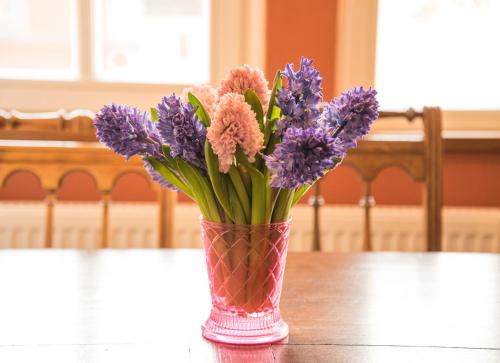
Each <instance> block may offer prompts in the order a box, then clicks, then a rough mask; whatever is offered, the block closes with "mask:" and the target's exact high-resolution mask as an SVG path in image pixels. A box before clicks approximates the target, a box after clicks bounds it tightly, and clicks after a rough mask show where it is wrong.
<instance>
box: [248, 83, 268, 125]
mask: <svg viewBox="0 0 500 363" xmlns="http://www.w3.org/2000/svg"><path fill="white" fill-rule="evenodd" d="M245 102H246V103H248V104H249V105H250V107H251V108H252V111H253V112H255V117H256V118H257V122H258V123H259V128H260V131H261V132H264V110H263V109H262V104H261V103H260V100H259V97H257V95H256V94H255V92H254V91H253V90H251V89H247V90H246V91H245Z"/></svg>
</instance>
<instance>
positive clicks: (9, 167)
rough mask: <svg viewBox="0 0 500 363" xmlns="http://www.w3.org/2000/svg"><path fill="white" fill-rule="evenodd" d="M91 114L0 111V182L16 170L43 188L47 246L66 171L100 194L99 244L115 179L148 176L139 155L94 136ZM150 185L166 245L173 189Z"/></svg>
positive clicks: (103, 242) (169, 237)
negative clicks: (84, 177)
mask: <svg viewBox="0 0 500 363" xmlns="http://www.w3.org/2000/svg"><path fill="white" fill-rule="evenodd" d="M92 119H93V113H92V112H90V111H82V110H76V111H73V112H70V113H65V112H64V111H57V112H47V113H30V114H28V113H20V112H17V111H12V112H5V111H1V110H0V186H4V185H5V184H6V183H7V180H8V179H9V177H10V176H11V175H13V174H14V173H15V172H16V171H20V170H28V171H30V172H33V173H34V174H35V175H36V176H37V177H38V178H39V180H40V183H41V185H42V187H43V189H44V190H45V193H46V200H45V203H46V210H47V212H46V221H45V247H52V240H53V238H52V237H53V215H54V211H53V210H54V202H55V193H56V191H57V189H58V188H59V187H60V186H61V182H62V180H63V178H64V177H65V176H66V175H67V174H68V173H70V172H72V171H84V172H86V173H88V174H90V175H91V176H92V177H93V178H94V180H95V182H96V185H97V188H98V189H99V191H100V193H101V195H102V226H101V227H102V228H101V247H102V248H105V247H107V246H108V226H109V203H110V196H111V191H112V190H113V187H114V185H115V182H116V180H117V179H118V178H119V177H120V176H121V175H123V174H124V173H127V172H135V173H140V174H143V175H145V176H146V177H147V178H148V180H151V179H150V178H149V175H148V174H147V172H146V171H145V170H144V167H143V163H142V160H141V159H140V158H139V157H135V158H132V159H131V160H130V161H125V160H124V159H123V158H122V157H120V156H118V155H116V154H114V153H113V152H111V151H110V150H108V149H107V148H105V147H103V146H102V145H101V144H99V143H98V142H97V141H96V138H95V131H94V127H93V125H92ZM14 140H15V141H14ZM20 140H23V141H20ZM61 140H64V141H61ZM153 185H154V187H155V188H156V189H157V190H158V196H159V198H158V203H159V213H158V228H159V229H158V238H159V241H158V246H160V247H169V246H171V244H172V237H173V236H172V233H173V223H174V221H173V211H174V204H175V201H176V193H174V192H171V191H168V190H165V189H162V188H161V187H160V186H159V185H158V184H157V183H154V184H153Z"/></svg>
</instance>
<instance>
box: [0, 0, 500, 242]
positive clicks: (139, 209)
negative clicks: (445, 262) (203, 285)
mask: <svg viewBox="0 0 500 363" xmlns="http://www.w3.org/2000/svg"><path fill="white" fill-rule="evenodd" d="M498 19H500V2H499V1H494V0H414V1H397V0H378V1H377V0H345V1H341V0H309V1H300V0H182V1H180V0H127V1H119V0H0V182H1V183H2V187H1V188H0V247H43V246H47V247H49V246H50V247H77V248H97V247H166V246H170V247H199V246H200V239H199V227H198V211H197V207H196V206H195V205H194V204H191V203H189V201H188V200H187V199H186V198H184V197H183V196H181V195H179V196H177V195H170V193H165V192H162V193H160V191H159V190H158V188H157V187H156V186H154V185H153V184H151V182H150V180H149V178H148V177H147V175H144V173H142V172H141V171H140V169H141V166H140V163H137V162H135V163H134V162H133V161H132V162H130V163H129V164H127V163H125V162H124V161H123V162H122V161H121V160H120V161H119V160H117V159H116V158H112V156H109V155H107V153H105V152H103V151H95V149H96V148H97V147H96V146H95V145H93V142H92V141H93V140H92V139H93V130H92V128H91V126H89V125H90V123H89V122H90V120H91V118H92V113H93V112H96V111H97V110H98V109H99V108H100V107H101V106H102V105H103V104H105V103H110V102H116V103H127V104H132V105H136V106H139V107H141V108H143V109H144V110H148V109H149V107H150V106H154V105H156V104H157V103H158V102H159V101H160V99H161V97H162V96H163V95H165V94H168V93H171V92H176V93H177V94H179V93H180V92H181V91H182V89H183V88H184V87H185V86H187V85H191V84H204V83H211V84H213V85H217V84H218V82H219V81H220V79H221V78H222V77H223V76H224V74H225V73H226V72H227V70H228V69H229V68H230V67H233V66H235V65H239V64H243V63H248V64H251V65H255V66H258V67H260V68H262V69H263V70H264V72H265V74H266V76H267V78H268V80H269V82H270V83H271V82H272V80H273V78H274V74H275V73H276V71H277V70H278V69H283V68H284V66H285V65H286V63H290V62H292V63H294V64H296V65H297V64H298V63H299V61H300V57H301V56H307V57H310V58H312V59H313V60H314V64H315V65H316V67H317V68H318V69H319V71H320V72H321V74H322V76H323V90H324V96H325V100H326V101H329V100H330V99H331V98H332V97H334V96H337V95H339V94H340V93H341V92H342V91H343V90H345V89H347V88H350V87H354V86H365V87H370V86H372V87H375V88H376V89H377V91H378V92H379V100H380V104H381V109H382V110H385V111H406V110H407V109H408V108H410V107H411V108H413V109H415V110H417V111H420V110H422V108H423V107H424V106H436V107H439V108H440V109H441V111H442V117H441V118H440V120H439V121H440V125H441V127H442V133H440V136H442V137H441V138H440V139H439V145H440V147H441V149H440V161H439V165H437V164H436V165H434V167H436V168H435V169H436V170H437V169H439V173H440V174H439V175H440V178H439V181H437V182H436V183H441V184H439V185H442V188H441V187H439V188H441V189H440V190H439V197H438V198H442V207H443V208H442V210H441V212H442V228H441V231H439V236H438V238H439V239H440V240H441V246H442V249H443V250H449V251H483V252H500V182H499V180H500V93H499V92H498V90H497V87H498V85H499V84H500V71H499V70H498V64H500V47H498V46H497V45H496V44H497V43H498V39H499V38H500V22H499V21H498ZM75 110H80V111H75ZM424 131H425V127H423V125H422V122H421V120H419V119H415V120H414V121H412V122H408V120H405V119H403V118H402V117H392V118H390V119H387V120H385V119H384V120H380V121H379V122H378V123H377V124H376V125H375V128H374V130H373V133H374V135H382V136H380V137H379V139H380V140H400V141H401V143H403V142H411V140H413V141H415V140H420V141H419V142H420V144H421V145H420V144H419V145H420V146H421V150H422V159H421V160H423V161H417V162H416V163H417V164H418V163H420V162H421V163H423V164H422V165H425V163H427V162H429V157H428V154H426V152H424V147H425V145H427V144H426V143H425V140H426V139H425V133H424ZM384 135H385V136H384ZM391 135H392V136H391ZM422 135H423V136H422ZM408 140H410V141H408ZM422 140H424V142H422ZM384 145H385V144H381V147H382V148H383V147H385V146H384ZM422 145H423V146H422ZM420 146H418V147H417V148H416V149H418V148H419V147H420ZM398 150H399V151H394V152H395V153H396V152H401V148H400V149H398ZM418 150H420V149H418ZM107 158H110V159H109V161H107V163H110V164H109V165H111V163H112V164H113V166H112V167H110V168H109V170H105V169H106V166H105V165H103V161H104V160H108V159H107ZM419 160H420V159H419ZM432 162H433V163H436V162H435V161H432ZM87 164H88V165H87ZM397 164H398V163H395V165H390V163H388V164H387V168H384V170H382V171H380V172H379V173H377V177H376V179H375V180H374V181H373V182H372V183H370V188H369V193H367V192H366V185H367V184H366V180H364V179H363V178H362V177H361V176H360V173H359V170H357V169H356V168H353V167H349V166H347V165H346V166H341V167H340V168H338V169H337V170H336V171H335V172H333V173H330V174H329V175H328V176H327V177H326V179H325V180H324V181H323V183H322V185H321V190H320V191H319V192H318V195H317V196H316V198H314V196H313V195H308V196H306V197H305V198H304V200H303V203H302V204H301V205H299V206H298V207H296V208H295V211H294V212H293V216H294V223H295V226H294V229H293V235H292V241H291V248H292V249H293V250H310V249H311V248H313V238H314V223H313V220H314V215H315V214H314V208H313V206H311V205H310V204H312V205H316V206H317V208H316V209H317V210H318V209H319V206H320V205H321V208H320V210H321V212H320V213H318V214H316V216H318V218H319V222H318V224H317V225H319V228H320V229H319V232H318V233H319V235H320V237H321V246H320V248H321V250H325V251H357V250H361V249H362V248H363V239H364V238H365V237H363V236H364V233H365V232H364V227H365V224H364V223H365V222H366V217H363V212H364V211H366V204H367V202H369V204H370V206H373V208H371V216H370V224H371V229H370V230H369V234H370V237H371V246H370V247H371V249H374V250H407V251H412V250H425V249H426V237H425V235H426V233H425V227H424V219H425V218H426V216H427V214H426V213H428V212H426V209H425V207H426V203H427V204H428V201H426V200H425V198H426V194H425V193H424V194H423V193H422V190H423V185H424V186H425V184H426V182H429V180H428V176H426V175H427V174H426V175H424V176H418V175H417V176H415V175H412V173H411V172H409V170H408V167H404V165H401V164H400V165H397ZM401 166H403V167H401ZM431 167H432V165H431ZM111 169H112V170H113V173H112V174H113V175H111V171H110V170H111ZM410 169H411V168H410ZM410 171H411V170H410ZM439 188H438V189H439ZM368 197H369V198H368ZM360 198H361V199H360ZM158 200H159V201H158ZM436 200H437V199H436ZM360 201H361V203H360ZM308 202H310V203H308ZM360 205H361V206H360ZM440 206H441V203H439V207H440ZM158 211H160V212H158ZM158 226H160V227H158ZM436 233H437V232H436Z"/></svg>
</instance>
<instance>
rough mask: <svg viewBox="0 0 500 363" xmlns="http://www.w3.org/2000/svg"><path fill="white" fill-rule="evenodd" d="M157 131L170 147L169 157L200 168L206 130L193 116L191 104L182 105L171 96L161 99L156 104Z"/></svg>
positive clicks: (202, 159)
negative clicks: (177, 158)
mask: <svg viewBox="0 0 500 363" xmlns="http://www.w3.org/2000/svg"><path fill="white" fill-rule="evenodd" d="M158 117H159V119H160V120H159V121H158V130H159V132H160V135H161V137H162V138H163V140H164V141H165V142H166V143H167V144H168V145H169V146H170V148H171V155H172V156H173V157H176V156H179V157H180V158H181V159H183V160H185V161H187V162H189V163H191V164H193V165H195V166H197V167H199V168H201V169H202V170H205V169H206V165H205V163H204V160H205V158H204V146H205V138H206V134H207V130H206V129H205V126H203V124H202V123H201V121H200V120H199V119H198V117H197V116H196V115H195V109H194V108H193V106H191V104H189V103H188V104H184V103H183V102H182V101H181V100H180V98H179V97H176V96H175V94H172V95H171V96H168V97H163V99H162V102H161V103H160V104H158Z"/></svg>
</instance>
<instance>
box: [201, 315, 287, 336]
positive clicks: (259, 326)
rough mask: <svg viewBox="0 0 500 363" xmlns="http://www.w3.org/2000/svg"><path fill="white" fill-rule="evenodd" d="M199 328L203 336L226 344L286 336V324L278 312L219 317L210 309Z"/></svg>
mask: <svg viewBox="0 0 500 363" xmlns="http://www.w3.org/2000/svg"><path fill="white" fill-rule="evenodd" d="M214 315H216V316H214ZM214 318H215V319H214ZM270 318H272V319H270ZM270 320H272V321H270ZM201 328H202V334H203V337H204V338H206V339H208V340H211V341H214V342H218V343H226V344H266V343H273V342H278V341H280V340H283V339H285V338H286V337H287V336H288V325H287V323H285V322H284V321H283V319H281V316H279V312H278V313H277V314H276V313H275V314H272V315H271V316H266V317H252V318H243V317H241V318H240V317H234V316H233V317H226V318H225V319H221V316H220V315H219V314H217V313H215V314H214V312H213V311H212V314H211V315H210V318H209V319H208V320H207V321H206V323H205V324H203V325H202V327H201Z"/></svg>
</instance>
